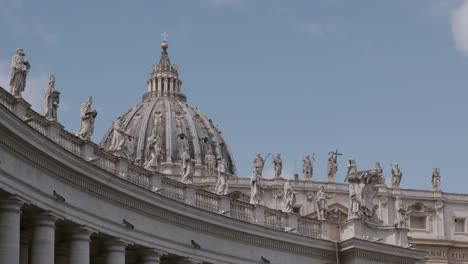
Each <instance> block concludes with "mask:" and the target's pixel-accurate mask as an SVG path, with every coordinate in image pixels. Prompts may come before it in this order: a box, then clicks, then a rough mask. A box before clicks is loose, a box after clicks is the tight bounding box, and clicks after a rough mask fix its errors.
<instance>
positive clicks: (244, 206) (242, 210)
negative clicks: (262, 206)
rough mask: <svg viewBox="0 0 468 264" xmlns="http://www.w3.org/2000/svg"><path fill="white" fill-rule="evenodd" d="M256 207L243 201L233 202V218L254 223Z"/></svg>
mask: <svg viewBox="0 0 468 264" xmlns="http://www.w3.org/2000/svg"><path fill="white" fill-rule="evenodd" d="M253 211H254V206H253V205H251V204H249V203H246V202H241V201H231V212H230V213H231V217H232V218H235V219H238V220H241V221H245V222H253Z"/></svg>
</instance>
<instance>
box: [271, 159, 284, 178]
mask: <svg viewBox="0 0 468 264" xmlns="http://www.w3.org/2000/svg"><path fill="white" fill-rule="evenodd" d="M273 166H274V168H275V177H276V178H278V177H280V176H281V170H282V169H283V161H282V160H281V154H277V155H276V157H275V158H274V159H273Z"/></svg>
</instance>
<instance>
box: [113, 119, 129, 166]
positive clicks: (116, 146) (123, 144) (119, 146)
mask: <svg viewBox="0 0 468 264" xmlns="http://www.w3.org/2000/svg"><path fill="white" fill-rule="evenodd" d="M124 121H125V120H124V119H123V118H122V117H120V116H119V117H118V118H117V120H116V121H115V122H114V127H113V131H112V139H111V144H110V146H109V149H108V151H110V152H112V153H114V154H115V155H117V156H119V157H120V156H123V157H127V158H128V154H127V141H129V140H133V136H132V135H130V134H128V133H127V132H126V131H125V122H124Z"/></svg>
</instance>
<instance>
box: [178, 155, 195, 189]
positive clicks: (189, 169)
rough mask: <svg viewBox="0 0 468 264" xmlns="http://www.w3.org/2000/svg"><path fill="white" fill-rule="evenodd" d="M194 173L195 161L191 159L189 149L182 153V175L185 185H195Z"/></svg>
mask: <svg viewBox="0 0 468 264" xmlns="http://www.w3.org/2000/svg"><path fill="white" fill-rule="evenodd" d="M193 173H194V160H193V159H192V157H190V154H189V152H188V148H186V149H185V150H184V153H182V160H181V164H180V174H181V176H182V182H183V183H185V184H192V183H193Z"/></svg>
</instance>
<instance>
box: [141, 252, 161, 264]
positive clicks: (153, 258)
mask: <svg viewBox="0 0 468 264" xmlns="http://www.w3.org/2000/svg"><path fill="white" fill-rule="evenodd" d="M160 259H161V254H160V253H158V252H157V251H156V250H154V249H148V250H146V251H145V252H143V255H142V256H141V263H142V264H159V263H161V260H160Z"/></svg>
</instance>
